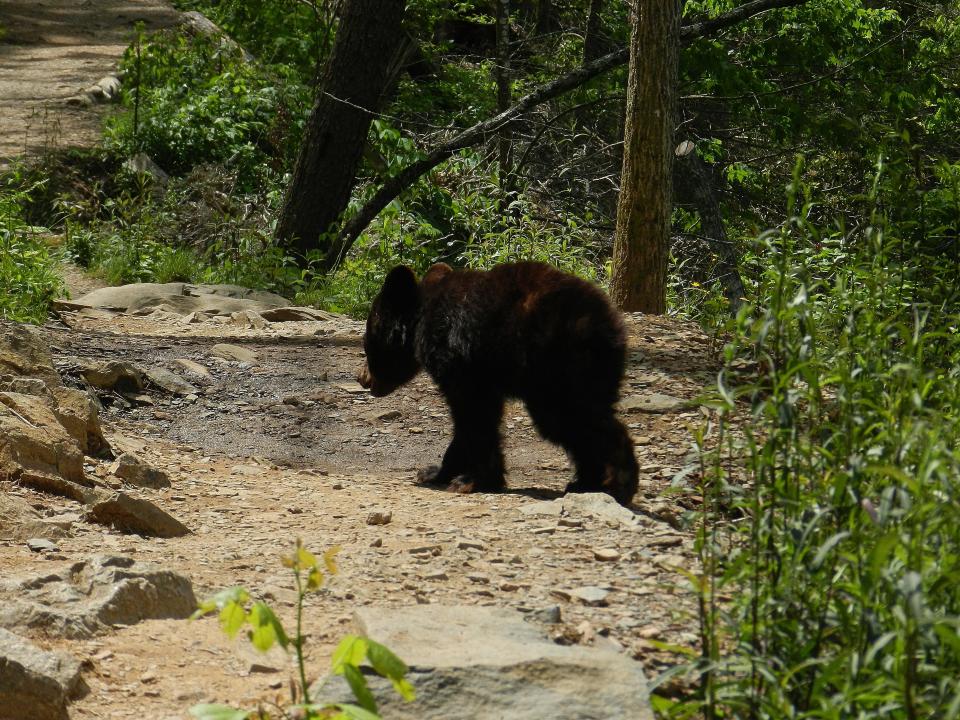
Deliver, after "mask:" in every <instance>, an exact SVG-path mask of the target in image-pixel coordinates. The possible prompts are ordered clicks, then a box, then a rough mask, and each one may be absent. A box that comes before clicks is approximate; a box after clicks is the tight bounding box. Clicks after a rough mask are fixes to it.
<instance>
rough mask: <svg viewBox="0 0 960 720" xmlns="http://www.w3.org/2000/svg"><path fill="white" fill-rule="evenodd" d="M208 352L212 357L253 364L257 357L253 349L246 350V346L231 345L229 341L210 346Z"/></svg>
mask: <svg viewBox="0 0 960 720" xmlns="http://www.w3.org/2000/svg"><path fill="white" fill-rule="evenodd" d="M210 354H211V355H212V356H213V357H218V358H221V359H223V360H233V361H234V362H242V363H249V364H253V363H255V362H257V360H258V359H259V357H258V355H257V354H256V353H255V352H254V351H253V350H248V349H247V348H244V347H240V346H239V345H231V344H229V343H218V344H217V345H214V346H213V347H212V348H210Z"/></svg>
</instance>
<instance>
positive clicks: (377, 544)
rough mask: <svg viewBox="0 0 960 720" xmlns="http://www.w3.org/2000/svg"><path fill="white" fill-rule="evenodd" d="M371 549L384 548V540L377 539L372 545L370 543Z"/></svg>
mask: <svg viewBox="0 0 960 720" xmlns="http://www.w3.org/2000/svg"><path fill="white" fill-rule="evenodd" d="M370 547H374V548H376V547H383V538H377V539H376V540H374V541H373V542H372V543H370Z"/></svg>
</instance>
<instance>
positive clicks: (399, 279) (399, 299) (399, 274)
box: [380, 265, 420, 309]
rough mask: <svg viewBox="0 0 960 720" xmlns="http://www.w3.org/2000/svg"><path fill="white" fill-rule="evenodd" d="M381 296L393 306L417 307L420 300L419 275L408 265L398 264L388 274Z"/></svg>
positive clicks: (398, 307)
mask: <svg viewBox="0 0 960 720" xmlns="http://www.w3.org/2000/svg"><path fill="white" fill-rule="evenodd" d="M380 296H381V297H382V298H383V300H384V301H385V302H386V303H388V305H389V306H390V307H392V308H397V309H400V308H410V309H412V308H415V307H416V306H417V305H418V304H419V301H420V291H419V288H418V287H417V276H416V275H414V274H413V270H411V269H410V268H408V267H407V266H406V265H398V266H397V267H395V268H394V269H393V270H391V271H390V272H389V273H388V274H387V279H386V280H384V281H383V289H382V290H381V291H380Z"/></svg>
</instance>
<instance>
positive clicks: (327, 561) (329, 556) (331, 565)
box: [323, 545, 340, 575]
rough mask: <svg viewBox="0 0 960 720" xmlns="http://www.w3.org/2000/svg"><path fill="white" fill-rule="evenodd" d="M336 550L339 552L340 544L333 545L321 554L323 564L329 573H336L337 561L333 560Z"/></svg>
mask: <svg viewBox="0 0 960 720" xmlns="http://www.w3.org/2000/svg"><path fill="white" fill-rule="evenodd" d="M338 552H340V546H339V545H335V546H334V547H332V548H330V549H329V550H327V551H326V552H325V553H324V554H323V564H324V565H326V567H327V572H328V573H330V574H331V575H336V574H337V563H336V562H335V560H336V557H337V553H338Z"/></svg>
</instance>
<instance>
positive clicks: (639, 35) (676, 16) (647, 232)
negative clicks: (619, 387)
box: [610, 0, 680, 313]
mask: <svg viewBox="0 0 960 720" xmlns="http://www.w3.org/2000/svg"><path fill="white" fill-rule="evenodd" d="M635 3H636V4H635V5H634V8H633V11H634V23H633V29H632V32H631V34H630V68H629V71H628V75H627V115H626V127H625V132H624V135H625V137H624V153H623V175H622V178H621V181H620V197H619V199H618V202H617V229H616V233H615V234H614V240H613V277H612V278H611V281H610V294H611V295H612V297H613V301H614V302H615V303H616V304H617V306H618V307H620V308H621V309H623V310H626V311H631V312H633V311H640V312H647V313H663V312H664V311H665V310H666V305H667V248H668V247H669V240H670V214H671V210H672V203H671V195H672V185H673V178H672V172H673V165H672V163H673V124H674V117H675V115H676V99H677V63H678V57H679V49H680V7H679V0H635Z"/></svg>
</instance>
